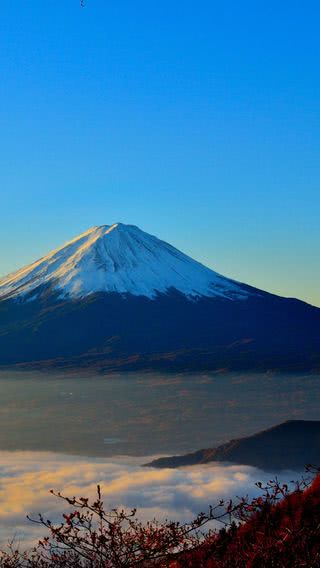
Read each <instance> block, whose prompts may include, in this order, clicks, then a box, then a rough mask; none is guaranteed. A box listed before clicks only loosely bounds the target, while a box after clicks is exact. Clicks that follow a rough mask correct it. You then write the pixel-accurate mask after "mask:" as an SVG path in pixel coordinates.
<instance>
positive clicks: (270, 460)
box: [146, 420, 320, 472]
mask: <svg viewBox="0 0 320 568" xmlns="http://www.w3.org/2000/svg"><path fill="white" fill-rule="evenodd" d="M217 461H219V462H232V463H237V464H243V465H251V466H254V467H259V468H261V469H264V470H266V471H270V470H273V471H275V472H276V471H278V470H280V469H293V470H298V471H303V470H304V468H305V466H306V465H308V464H312V465H314V466H317V467H319V466H320V420H288V421H287V422H283V423H282V424H279V425H278V426H274V427H273V428H269V429H268V430H263V431H262V432H259V433H257V434H254V435H253V436H248V437H246V438H238V439H235V440H230V442H227V443H226V444H222V445H221V446H218V447H217V448H207V449H204V450H199V451H197V452H193V453H190V454H185V455H182V456H171V457H170V456H169V457H164V458H159V459H157V460H154V461H152V462H150V463H148V464H146V466H151V467H156V468H168V467H169V468H175V467H182V466H188V465H197V464H198V465H199V464H205V463H210V462H217Z"/></svg>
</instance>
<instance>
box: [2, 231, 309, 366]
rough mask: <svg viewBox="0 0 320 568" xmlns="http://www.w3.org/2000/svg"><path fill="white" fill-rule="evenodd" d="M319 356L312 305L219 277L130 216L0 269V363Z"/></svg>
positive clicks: (284, 361) (293, 361)
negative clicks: (16, 266)
mask: <svg viewBox="0 0 320 568" xmlns="http://www.w3.org/2000/svg"><path fill="white" fill-rule="evenodd" d="M12 364H14V365H16V364H19V365H21V364H23V365H31V366H32V367H40V368H48V367H55V368H57V367H61V368H64V369H65V368H66V367H71V368H74V367H77V368H79V367H81V368H90V369H93V370H98V371H111V370H115V369H124V370H138V369H146V368H148V369H159V370H167V371H171V370H175V371H177V370H184V371H188V370H192V371H197V370H201V369H205V370H210V369H220V368H225V369H242V370H244V369H251V370H253V369H257V370H265V369H285V370H309V369H317V368H320V309H318V308H315V307H313V306H310V305H308V304H305V303H304V302H300V301H299V300H294V299H287V298H281V297H278V296H275V295H272V294H268V293H266V292H262V291H260V290H257V289H255V288H252V287H250V286H247V285H245V284H241V283H238V282H236V281H233V280H230V279H228V278H224V277H223V276H221V275H219V274H217V273H216V272H214V271H212V270H210V269H208V268H206V267H205V266H203V265H202V264H200V263H198V262H196V261H194V260H193V259H191V258H190V257H188V256H186V255H184V254H183V253H181V252H179V251H178V250H177V249H175V248H173V247H171V246H170V245H168V244H167V243H164V242H163V241H160V240H159V239H157V238H156V237H153V236H151V235H148V234H147V233H144V232H143V231H141V230H140V229H138V228H137V227H134V226H132V225H122V224H116V225H111V226H103V227H95V228H93V229H90V230H89V231H87V232H86V233H83V234H82V235H80V236H79V237H77V238H75V239H73V240H72V241H70V242H69V243H67V244H66V245H65V246H63V247H61V248H60V249H57V250H55V251H53V252H52V253H50V254H49V255H48V256H46V257H44V258H42V259H40V260H39V261H37V262H35V263H33V264H32V265H30V266H27V267H25V268H22V269H21V270H19V271H17V272H16V273H14V274H11V275H9V276H7V277H5V278H3V279H2V280H1V281H0V365H5V366H7V365H12Z"/></svg>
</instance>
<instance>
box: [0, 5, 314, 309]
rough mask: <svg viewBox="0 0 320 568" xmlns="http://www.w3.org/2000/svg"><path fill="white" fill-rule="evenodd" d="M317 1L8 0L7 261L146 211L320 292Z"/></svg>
mask: <svg viewBox="0 0 320 568" xmlns="http://www.w3.org/2000/svg"><path fill="white" fill-rule="evenodd" d="M319 17H320V6H319V3H318V2H310V1H308V0H307V1H306V2H304V3H302V2H300V1H290V2H289V1H287V0H283V1H282V2H275V1H273V0H268V1H263V0H260V1H259V2H257V1H256V0H255V1H251V0H250V1H243V2H239V1H238V0H237V1H235V0H234V1H232V0H230V1H229V2H221V1H220V2H216V1H215V0H210V1H204V0H197V2H195V1H194V0H193V1H188V0H184V1H183V2H182V1H181V0H179V1H176V0H170V2H169V1H167V0H163V1H162V2H150V0H149V1H146V0H139V1H137V2H132V0H130V1H129V0H125V1H121V0H118V1H117V2H115V1H113V0H87V3H86V7H85V8H83V9H81V8H80V5H79V2H78V0H46V1H45V2H44V1H43V0H29V1H25V0H20V1H19V0H16V1H14V2H13V1H12V0H2V2H1V6H0V191H1V208H0V221H1V222H0V242H1V244H2V246H1V256H0V274H3V275H4V274H6V273H7V272H9V271H11V270H14V269H15V268H18V267H19V266H21V265H23V264H26V263H28V262H31V261H32V260H34V259H36V258H38V257H40V256H42V255H43V254H46V253H47V252H48V251H49V250H50V249H52V248H55V247H57V246H59V245H61V244H62V243H63V242H64V241H65V240H67V239H69V238H71V237H73V236H75V235H76V234H78V233H80V232H82V231H84V230H86V229H87V228H89V227H90V226H92V225H100V224H112V223H114V222H117V221H122V222H124V223H132V224H136V225H139V226H140V227H141V228H142V229H144V230H146V231H148V232H151V233H153V234H156V235H157V236H159V237H160V238H163V239H165V240H167V241H169V242H171V243H172V244H173V245H175V246H177V247H178V248H180V249H182V250H183V251H184V252H187V253H189V254H191V256H193V257H195V258H197V259H198V260H201V261H202V262H204V263H206V264H208V265H209V266H211V267H213V268H214V269H216V270H218V271H219V272H221V273H223V274H226V275H228V276H231V277H234V278H236V279H239V280H242V281H245V282H248V283H250V284H252V285H256V286H258V287H260V288H264V289H267V290H270V291H273V292H276V293H279V294H282V295H288V296H296V297H300V298H303V299H305V300H307V301H309V302H311V303H314V304H317V305H320V286H319V281H320V265H319V243H320V223H319V212H320V159H319V141H320V69H319V67H320V63H319V62H320V43H319Z"/></svg>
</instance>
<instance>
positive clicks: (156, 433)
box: [0, 372, 320, 544]
mask: <svg viewBox="0 0 320 568" xmlns="http://www.w3.org/2000/svg"><path fill="white" fill-rule="evenodd" d="M319 380H320V377H319V376H301V375H300V376H298V375H296V376H292V375H291V376H285V375H267V374H265V375H245V374H217V373H216V374H210V375H204V374H202V375H197V376H191V375H188V376H183V375H175V376H173V375H171V376H161V375H154V374H153V375H151V374H149V375H138V374H135V375H118V376H112V377H87V378H84V377H76V376H73V377H70V376H69V377H62V376H61V375H60V376H53V375H51V376H50V377H48V376H43V375H40V374H37V375H31V374H30V373H28V374H22V373H14V374H13V373H10V374H9V373H5V372H2V374H1V375H0V454H1V455H0V482H1V483H0V503H1V506H0V526H1V529H0V541H1V543H2V544H3V543H4V542H5V541H6V540H8V539H9V538H12V537H13V536H14V535H16V538H17V539H18V540H25V541H26V542H29V541H31V540H32V539H33V538H36V537H38V536H39V528H38V527H36V526H34V525H32V524H30V523H28V522H27V521H26V520H25V515H26V513H31V514H33V515H35V514H36V513H37V512H40V511H41V512H43V513H44V514H45V516H46V517H47V518H53V519H55V518H58V517H57V516H58V513H61V512H62V510H63V509H62V503H61V502H60V501H59V500H56V499H55V498H54V497H53V496H51V495H49V493H48V491H49V490H50V489H55V490H61V491H62V492H64V493H65V494H66V495H69V496H70V495H82V496H89V495H91V494H93V492H94V489H95V487H96V485H97V483H100V484H101V486H102V489H103V493H104V496H105V501H106V504H107V506H108V507H111V508H112V507H117V506H124V507H138V509H139V517H140V518H142V519H147V518H148V519H150V518H153V517H155V516H156V517H157V518H159V519H161V518H162V519H163V518H164V517H168V518H171V519H174V520H182V521H183V520H191V518H192V517H193V516H194V515H195V514H196V513H197V512H199V511H200V510H205V509H206V508H207V506H208V505H209V504H214V503H215V501H217V500H218V499H220V498H223V497H225V498H228V497H232V496H235V495H244V494H247V493H249V494H252V493H253V492H254V491H255V487H254V483H255V482H256V481H258V480H261V481H264V480H267V479H270V477H272V475H271V474H270V472H269V473H264V472H262V471H259V470H257V469H255V468H252V467H247V466H243V465H233V466H231V465H225V464H212V465H210V464H209V465H207V466H199V467H192V468H183V469H179V470H153V469H149V468H141V464H142V463H144V462H146V461H149V460H150V456H158V455H161V454H162V455H163V454H168V455H169V454H173V453H184V452H186V451H189V450H196V449H200V448H203V447H209V446H214V445H217V444H219V443H221V442H224V441H226V440H228V439H230V438H232V437H240V436H244V435H248V434H252V433H254V432H257V431H259V430H261V429H263V428H265V427H269V426H272V425H275V424H277V423H279V422H282V421H284V420H286V419H291V418H301V419H303V418H305V419H320V411H319V409H320V405H319ZM120 456H123V457H120ZM275 473H277V472H275ZM298 477H299V474H297V473H292V472H287V473H286V472H283V473H281V478H282V479H283V480H285V481H288V480H290V479H297V478H298ZM41 532H43V531H41V530H40V534H41Z"/></svg>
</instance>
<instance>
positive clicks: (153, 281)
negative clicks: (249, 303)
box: [0, 223, 251, 299]
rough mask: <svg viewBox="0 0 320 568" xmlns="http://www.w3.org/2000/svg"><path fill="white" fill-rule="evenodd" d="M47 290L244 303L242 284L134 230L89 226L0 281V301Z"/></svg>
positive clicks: (72, 294)
mask: <svg viewBox="0 0 320 568" xmlns="http://www.w3.org/2000/svg"><path fill="white" fill-rule="evenodd" d="M44 285H50V286H51V287H52V288H53V289H54V290H56V291H57V292H58V294H59V295H60V296H61V297H71V298H81V297H84V296H87V295H89V294H92V293H95V292H106V293H120V294H123V295H127V294H132V295H135V296H146V297H148V298H150V299H154V298H155V297H156V296H157V295H158V294H164V293H168V292H170V291H171V290H177V291H178V292H180V293H182V294H184V295H185V296H187V297H189V298H192V297H193V298H195V297H199V296H207V297H213V296H220V297H225V298H229V299H235V298H237V299H241V298H243V299H244V298H246V297H248V295H249V294H250V293H251V292H249V291H248V288H247V287H245V286H243V285H242V284H240V283H238V282H235V281H233V280H230V279H228V278H225V277H223V276H221V275H220V274H218V273H216V272H214V271H213V270H210V269H209V268H207V267H205V266H204V265H202V264H200V263H199V262H197V261H195V260H193V259H192V258H190V257H189V256H187V255H185V254H184V253H182V252H180V251H179V250H177V249H176V248H174V247H172V246H171V245H169V244H168V243H166V242H164V241H161V240H160V239H158V238H157V237H154V236H153V235H150V234H148V233H145V232H144V231H142V230H141V229H139V228H138V227H136V226H134V225H125V224H123V223H115V224H113V225H102V226H98V227H93V228H91V229H89V230H88V231H86V232H84V233H82V234H81V235H79V236H78V237H75V238H74V239H72V240H71V241H69V242H67V243H66V244H65V245H64V246H62V247H60V248H58V249H56V250H54V251H52V252H51V253H49V254H48V255H47V256H45V257H43V258H41V259H40V260H37V261H36V262H34V263H32V264H30V265H28V266H26V267H24V268H22V269H20V270H18V271H17V272H14V273H12V274H9V275H8V276H6V277H5V278H3V279H2V280H0V298H4V297H24V296H25V295H26V294H28V298H30V293H32V294H31V298H33V297H34V298H35V297H37V294H38V290H39V289H40V287H42V286H44Z"/></svg>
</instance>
